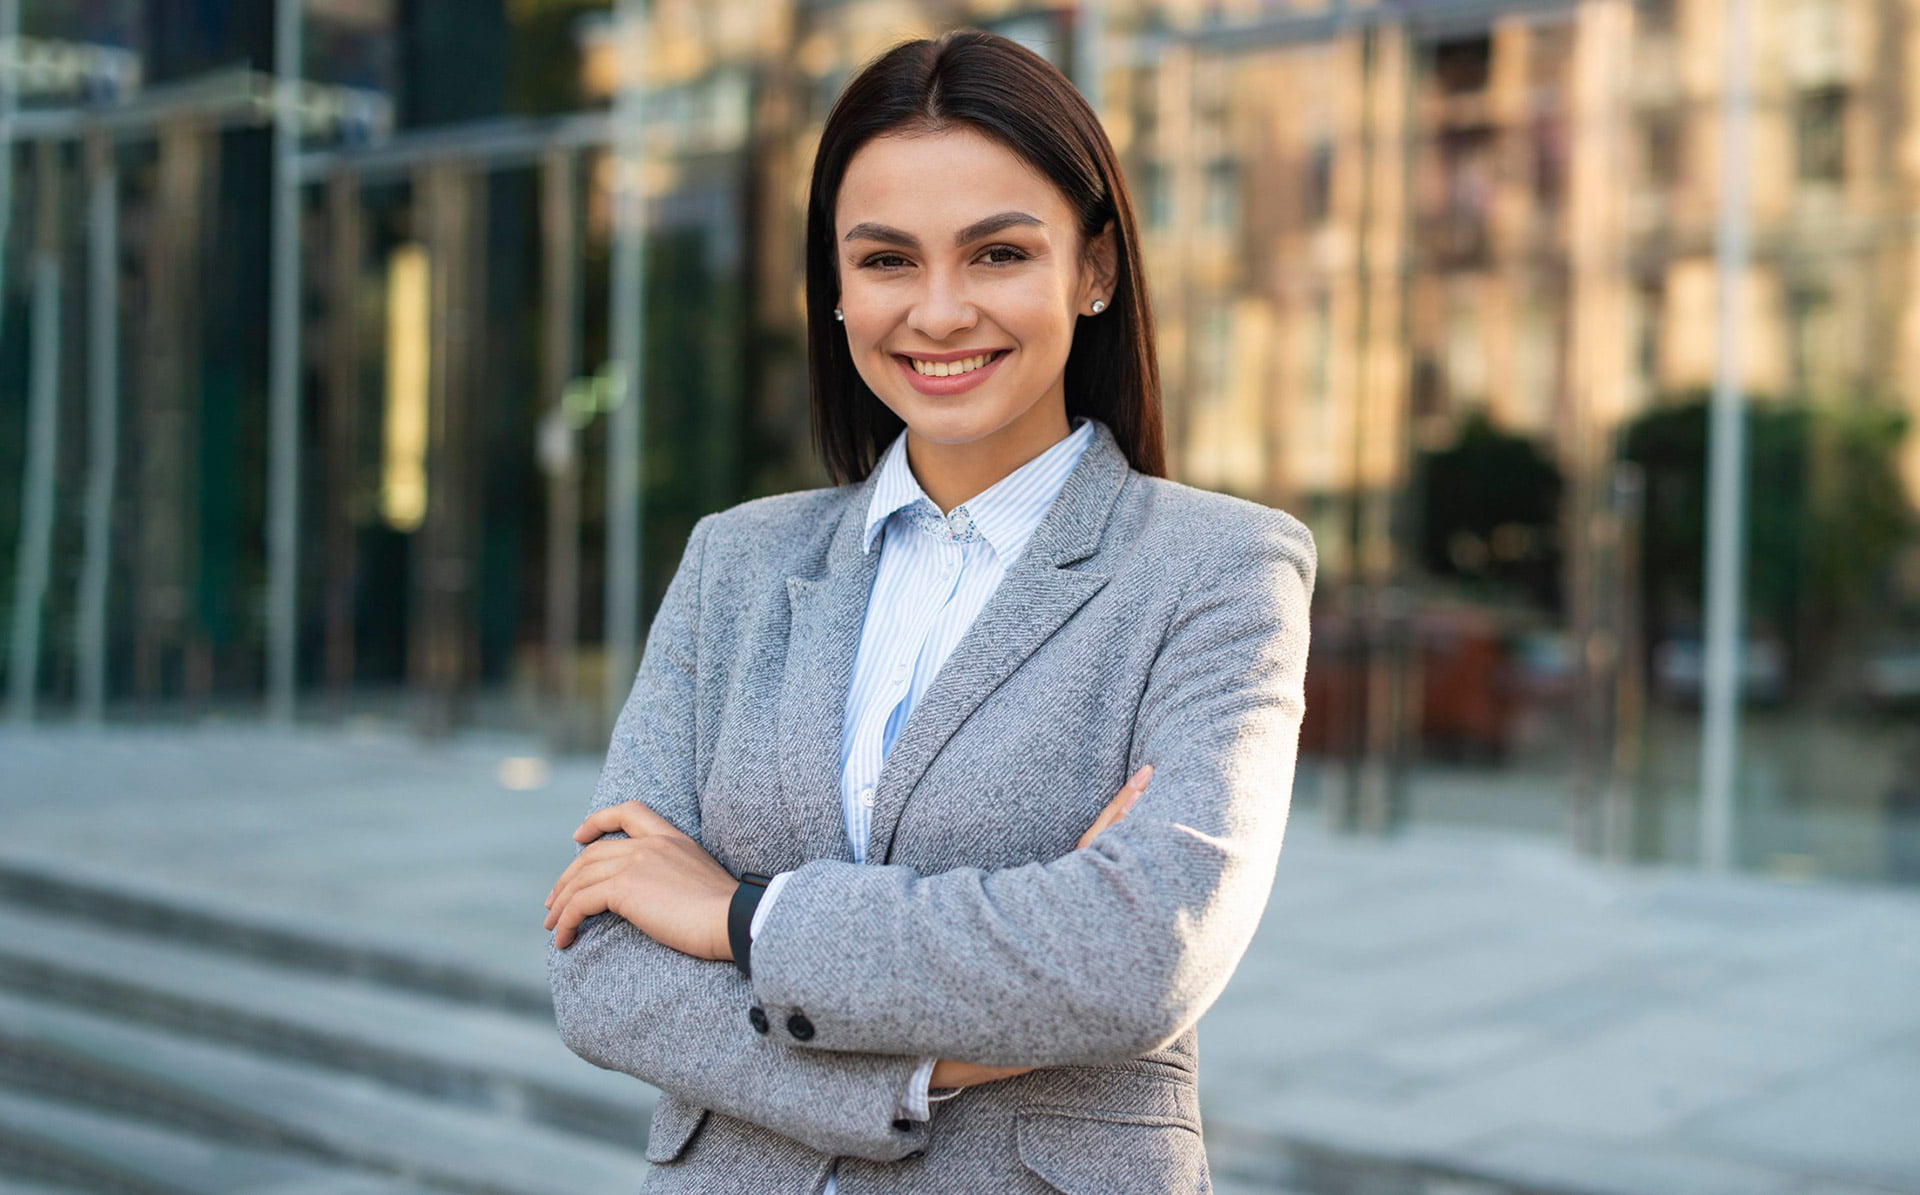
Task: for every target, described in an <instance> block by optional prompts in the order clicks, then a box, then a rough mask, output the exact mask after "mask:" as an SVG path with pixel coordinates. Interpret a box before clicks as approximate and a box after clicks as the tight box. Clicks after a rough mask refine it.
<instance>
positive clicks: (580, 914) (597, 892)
mask: <svg viewBox="0 0 1920 1195" xmlns="http://www.w3.org/2000/svg"><path fill="white" fill-rule="evenodd" d="M604 892H605V889H604V888H601V887H598V886H595V887H590V888H586V889H583V890H582V891H580V892H578V893H575V894H574V897H573V899H572V900H571V901H569V902H568V903H567V904H566V906H565V907H564V908H563V909H562V910H561V912H560V916H559V917H558V918H557V919H556V920H555V922H554V926H553V944H554V945H555V946H558V947H559V948H560V949H562V950H565V949H566V948H567V947H569V946H571V945H573V939H574V936H575V934H576V933H577V932H578V930H579V928H580V923H581V922H582V921H585V920H586V919H587V918H589V917H592V916H593V915H595V914H596V913H604V912H606V911H607V902H606V897H605V896H604Z"/></svg>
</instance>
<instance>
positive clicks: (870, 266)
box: [860, 253, 908, 270]
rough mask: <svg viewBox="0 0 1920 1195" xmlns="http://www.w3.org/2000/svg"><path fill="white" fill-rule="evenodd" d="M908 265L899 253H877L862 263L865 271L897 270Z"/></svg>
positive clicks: (861, 265)
mask: <svg viewBox="0 0 1920 1195" xmlns="http://www.w3.org/2000/svg"><path fill="white" fill-rule="evenodd" d="M906 264H908V263H907V259H906V258H904V257H902V256H900V255H899V254H898V253H876V254H874V255H873V256H872V257H869V258H867V259H866V260H865V261H863V262H861V263H860V268H861V269H863V270H897V269H899V268H900V267H902V266H904V265H906Z"/></svg>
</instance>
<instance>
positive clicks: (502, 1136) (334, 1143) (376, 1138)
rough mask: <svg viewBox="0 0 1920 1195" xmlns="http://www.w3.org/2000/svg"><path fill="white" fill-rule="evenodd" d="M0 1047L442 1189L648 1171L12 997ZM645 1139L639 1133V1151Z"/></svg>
mask: <svg viewBox="0 0 1920 1195" xmlns="http://www.w3.org/2000/svg"><path fill="white" fill-rule="evenodd" d="M0 1042H5V1043H7V1044H8V1045H9V1046H11V1047H13V1048H14V1049H16V1050H19V1049H23V1048H29V1049H32V1050H35V1051H36V1052H38V1054H39V1055H40V1056H42V1057H46V1058H50V1059H53V1060H54V1061H55V1064H56V1065H62V1064H64V1066H70V1067H76V1068H77V1067H85V1068H87V1069H88V1070H91V1071H93V1072H95V1073H102V1072H104V1073H109V1074H112V1075H114V1076H116V1077H119V1078H122V1079H124V1080H125V1081H126V1082H127V1083H128V1084H130V1085H138V1086H139V1087H140V1088H141V1089H142V1090H146V1091H159V1092H164V1093H168V1094H173V1095H177V1096H178V1097H179V1098H183V1099H187V1100H190V1101H191V1102H192V1104H193V1106H194V1107H195V1108H196V1109H197V1110H200V1111H203V1112H209V1113H211V1114H213V1115H215V1116H217V1117H220V1118H223V1119H226V1120H230V1121H231V1122H232V1123H234V1124H235V1125H239V1126H244V1127H248V1128H254V1129H260V1128H264V1129H265V1130H266V1135H267V1136H268V1138H269V1139H274V1138H279V1139H284V1140H289V1141H297V1142H300V1143H302V1144H305V1145H307V1146H309V1147H314V1148H318V1149H321V1150H323V1151H325V1152H327V1153H329V1154H334V1155H337V1156H339V1157H342V1158H344V1159H348V1160H350V1161H351V1162H353V1163H355V1164H358V1165H362V1166H368V1167H374V1168H379V1169H385V1170H392V1171H396V1172H399V1173H406V1174H413V1175H418V1176H420V1177H421V1178H423V1179H426V1180H428V1181H432V1182H436V1183H446V1184H448V1185H458V1186H462V1187H467V1188H469V1189H474V1190H487V1189H491V1190H498V1191H501V1192H512V1193H514V1195H522V1193H525V1195H580V1193H583V1192H589V1191H609V1192H611V1191H617V1190H627V1189H630V1188H631V1187H632V1185H633V1184H634V1182H635V1181H636V1180H637V1177H638V1176H639V1175H640V1173H641V1172H642V1171H643V1170H644V1168H645V1162H644V1160H643V1159H642V1157H641V1155H640V1154H639V1153H638V1152H629V1151H626V1150H621V1149H616V1148H614V1147H612V1146H609V1145H605V1144H601V1143H600V1142H597V1141H593V1140H589V1139H587V1138H583V1137H580V1136H577V1135H575V1134H571V1133H565V1132H562V1131H560V1130H557V1129H553V1128H549V1127H547V1126H544V1125H541V1124H537V1123H534V1122H530V1121H527V1120H523V1119H519V1118H515V1117H511V1116H504V1115H500V1114H497V1113H491V1112H484V1111H478V1110H475V1109H470V1108H465V1107H458V1106H454V1105H450V1104H447V1103H445V1102H442V1101H436V1100H430V1099H427V1098H425V1097H421V1096H417V1095H413V1094H411V1093H407V1092H402V1091H398V1090H396V1089H393V1088H391V1087H387V1086H385V1085H383V1084H380V1083H377V1082H375V1081H373V1080H371V1079H369V1078H366V1077H363V1076H357V1075H347V1074H342V1073H339V1072H335V1071H330V1070H326V1069H323V1068H321V1067H319V1066H315V1065H309V1064H305V1063H299V1062H289V1061H285V1060H282V1059H277V1058H266V1057H262V1056H260V1055H258V1054H254V1053H251V1052H248V1051H246V1050H242V1049H237V1048H234V1047H230V1046H223V1045H217V1044H214V1043H211V1042H204V1041H197V1040H192V1039H188V1038H183V1037H178V1036H174V1035H170V1034H167V1033H165V1032H162V1031H159V1030H156V1029H151V1028H147V1027H143V1026H140V1025H134V1024H128V1023H125V1022H122V1021H114V1020H109V1019H107V1018H105V1017H101V1016H96V1015H93V1014H90V1013H84V1012H78V1011H74V1010H70V1009H64V1008H57V1007H54V1006H52V1005H50V1004H46V1003H43V1002H40V1001H35V1000H28V999H22V998H20V997H17V996H11V995H6V994H4V993H0ZM63 1069H64V1067H63ZM640 1136H641V1133H640V1126H638V1125H636V1127H635V1138H636V1143H637V1142H638V1139H639V1137H640Z"/></svg>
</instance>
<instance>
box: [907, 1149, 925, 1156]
mask: <svg viewBox="0 0 1920 1195" xmlns="http://www.w3.org/2000/svg"><path fill="white" fill-rule="evenodd" d="M907 1156H908V1157H909V1158H924V1157H926V1156H927V1151H926V1150H924V1149H916V1150H914V1151H913V1152H912V1153H910V1154H908V1155H907Z"/></svg>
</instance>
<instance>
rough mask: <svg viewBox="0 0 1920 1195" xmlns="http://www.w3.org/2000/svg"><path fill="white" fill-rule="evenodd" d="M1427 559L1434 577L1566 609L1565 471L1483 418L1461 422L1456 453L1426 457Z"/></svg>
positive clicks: (1422, 499)
mask: <svg viewBox="0 0 1920 1195" xmlns="http://www.w3.org/2000/svg"><path fill="white" fill-rule="evenodd" d="M1419 465H1420V474H1419V475H1420V482H1419V487H1418V495H1419V503H1420V519H1421V527H1420V560H1421V563H1422V564H1423V565H1424V566H1425V567H1426V569H1427V570H1428V571H1429V572H1430V573H1432V574H1433V575H1435V576H1440V577H1451V578H1455V579H1458V580H1463V581H1466V582H1469V583H1472V584H1476V585H1478V586H1480V587H1483V588H1484V587H1498V588H1502V589H1507V590H1517V591H1519V592H1521V593H1524V594H1525V595H1526V597H1527V599H1528V600H1529V601H1532V602H1533V603H1535V604H1536V605H1539V606H1542V607H1544V608H1547V609H1553V608H1555V607H1557V606H1558V604H1559V595H1560V546H1559V534H1560V533H1559V518H1560V493H1561V489H1562V482H1561V477H1560V469H1559V466H1557V465H1556V464H1554V462H1553V461H1552V459H1550V458H1549V457H1548V456H1547V455H1546V454H1545V453H1544V452H1542V451H1541V449H1540V446H1539V445H1538V444H1536V443H1534V441H1533V440H1531V439H1529V438H1527V437H1526V436H1520V435H1514V434H1513V433H1511V432H1506V431H1503V430H1501V429H1500V428H1498V427H1496V426H1495V425H1494V423H1493V421H1492V420H1491V419H1489V418H1488V417H1487V415H1486V413H1485V412H1483V411H1471V412H1469V413H1468V414H1466V415H1465V416H1464V417H1463V418H1462V419H1461V422H1460V429H1459V434H1458V438H1457V439H1456V440H1455V442H1454V444H1453V446H1452V447H1450V448H1445V449H1441V450H1438V451H1434V452H1426V453H1422V454H1421V457H1420V462H1419Z"/></svg>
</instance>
